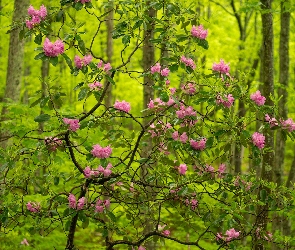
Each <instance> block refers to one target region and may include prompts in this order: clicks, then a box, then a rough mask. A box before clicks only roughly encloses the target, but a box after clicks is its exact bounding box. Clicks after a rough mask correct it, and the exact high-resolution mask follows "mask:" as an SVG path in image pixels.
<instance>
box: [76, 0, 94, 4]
mask: <svg viewBox="0 0 295 250" xmlns="http://www.w3.org/2000/svg"><path fill="white" fill-rule="evenodd" d="M90 1H91V0H75V2H80V3H82V4H85V3H90Z"/></svg>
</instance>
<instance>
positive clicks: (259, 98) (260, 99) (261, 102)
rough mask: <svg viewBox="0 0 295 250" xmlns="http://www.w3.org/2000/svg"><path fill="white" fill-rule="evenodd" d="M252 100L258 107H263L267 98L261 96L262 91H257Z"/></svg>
mask: <svg viewBox="0 0 295 250" xmlns="http://www.w3.org/2000/svg"><path fill="white" fill-rule="evenodd" d="M250 98H251V100H253V101H254V102H255V103H256V104H257V105H258V106H262V105H264V103H265V100H266V98H265V97H264V96H262V95H261V93H260V91H259V90H257V91H256V92H255V93H253V94H251V95H250Z"/></svg>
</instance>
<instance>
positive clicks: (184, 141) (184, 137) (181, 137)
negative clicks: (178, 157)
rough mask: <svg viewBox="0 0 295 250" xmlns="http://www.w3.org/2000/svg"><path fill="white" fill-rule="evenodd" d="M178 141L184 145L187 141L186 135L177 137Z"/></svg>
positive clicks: (184, 133)
mask: <svg viewBox="0 0 295 250" xmlns="http://www.w3.org/2000/svg"><path fill="white" fill-rule="evenodd" d="M179 139H180V141H181V142H182V143H186V142H187V140H188V137H187V135H186V132H183V133H182V135H181V136H180V137H179Z"/></svg>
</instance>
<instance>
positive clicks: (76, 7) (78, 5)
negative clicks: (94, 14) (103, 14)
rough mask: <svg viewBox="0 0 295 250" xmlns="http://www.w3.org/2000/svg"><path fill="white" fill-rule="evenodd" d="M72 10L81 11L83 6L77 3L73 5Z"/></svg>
mask: <svg viewBox="0 0 295 250" xmlns="http://www.w3.org/2000/svg"><path fill="white" fill-rule="evenodd" d="M74 8H75V9H76V10H77V11H79V10H82V9H83V4H82V3H81V2H77V3H75V5H74Z"/></svg>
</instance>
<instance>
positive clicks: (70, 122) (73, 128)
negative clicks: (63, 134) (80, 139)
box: [63, 118, 80, 132]
mask: <svg viewBox="0 0 295 250" xmlns="http://www.w3.org/2000/svg"><path fill="white" fill-rule="evenodd" d="M63 122H64V123H65V124H67V125H70V126H69V130H71V131H73V132H75V131H76V130H77V129H79V128H80V124H79V120H78V119H69V118H63Z"/></svg>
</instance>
